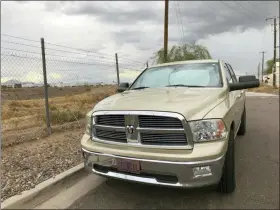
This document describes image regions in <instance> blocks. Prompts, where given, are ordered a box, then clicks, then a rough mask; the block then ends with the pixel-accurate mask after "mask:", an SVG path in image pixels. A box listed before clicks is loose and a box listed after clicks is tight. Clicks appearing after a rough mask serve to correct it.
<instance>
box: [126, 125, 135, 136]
mask: <svg viewBox="0 0 280 210" xmlns="http://www.w3.org/2000/svg"><path fill="white" fill-rule="evenodd" d="M126 130H127V133H129V134H133V133H134V126H133V125H127V126H126Z"/></svg>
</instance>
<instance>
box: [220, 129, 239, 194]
mask: <svg viewBox="0 0 280 210" xmlns="http://www.w3.org/2000/svg"><path fill="white" fill-rule="evenodd" d="M235 186H236V184H235V155H234V132H233V130H231V132H230V134H229V142H228V150H227V153H226V158H225V162H224V167H223V173H222V177H221V180H220V183H219V186H218V190H219V192H222V193H232V192H234V190H235Z"/></svg>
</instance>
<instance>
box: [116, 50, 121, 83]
mask: <svg viewBox="0 0 280 210" xmlns="http://www.w3.org/2000/svg"><path fill="white" fill-rule="evenodd" d="M115 57H116V70H117V83H118V86H119V85H120V73H119V62H118V54H117V53H115Z"/></svg>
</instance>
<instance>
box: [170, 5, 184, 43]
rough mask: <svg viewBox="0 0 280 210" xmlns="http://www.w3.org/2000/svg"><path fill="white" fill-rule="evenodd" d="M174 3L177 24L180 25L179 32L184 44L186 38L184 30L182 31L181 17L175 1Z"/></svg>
mask: <svg viewBox="0 0 280 210" xmlns="http://www.w3.org/2000/svg"><path fill="white" fill-rule="evenodd" d="M172 3H173V7H172V8H173V10H174V11H175V14H176V19H177V24H178V27H179V30H180V34H181V41H182V43H184V37H183V29H182V25H181V23H180V20H179V19H180V17H179V14H178V11H177V7H176V6H177V5H176V4H175V1H172Z"/></svg>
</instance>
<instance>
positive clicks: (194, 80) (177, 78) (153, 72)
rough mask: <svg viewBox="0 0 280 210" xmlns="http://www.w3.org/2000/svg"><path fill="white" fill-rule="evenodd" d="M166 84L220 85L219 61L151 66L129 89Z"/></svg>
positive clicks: (163, 85)
mask: <svg viewBox="0 0 280 210" xmlns="http://www.w3.org/2000/svg"><path fill="white" fill-rule="evenodd" d="M167 86H187V87H188V86H189V87H221V86H222V82H221V77H220V70H219V63H189V64H176V65H170V66H159V67H152V68H149V69H147V70H146V71H145V72H143V73H142V74H141V75H140V76H139V77H138V78H137V79H136V81H135V82H134V84H133V85H132V86H131V88H130V89H135V88H136V89H143V88H160V87H167Z"/></svg>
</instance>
